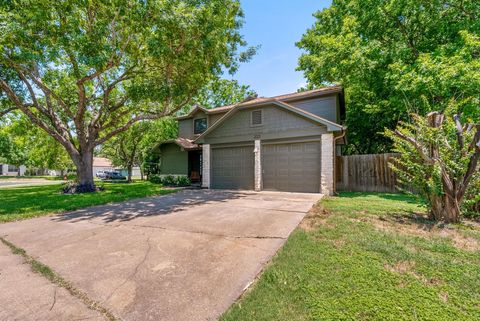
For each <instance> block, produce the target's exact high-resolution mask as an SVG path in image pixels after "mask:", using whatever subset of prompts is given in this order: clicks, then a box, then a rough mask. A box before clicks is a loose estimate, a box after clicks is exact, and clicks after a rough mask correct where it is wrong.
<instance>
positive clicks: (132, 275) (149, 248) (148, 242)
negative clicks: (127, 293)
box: [104, 237, 152, 302]
mask: <svg viewBox="0 0 480 321" xmlns="http://www.w3.org/2000/svg"><path fill="white" fill-rule="evenodd" d="M147 245H148V247H147V250H146V251H145V254H144V256H143V258H142V260H141V261H140V262H138V264H137V265H136V266H135V269H134V270H133V273H131V274H130V275H129V276H128V277H127V279H125V281H123V282H122V284H120V285H119V286H117V287H116V288H115V289H113V291H112V292H111V293H110V294H109V295H108V296H107V298H106V299H105V300H104V302H107V301H108V300H110V299H111V298H112V296H113V295H114V294H115V292H117V291H118V290H119V289H120V288H122V286H124V285H125V284H126V283H127V282H128V281H130V280H131V279H133V278H134V277H135V275H137V273H138V269H139V268H140V266H141V265H142V264H143V263H145V261H146V260H147V257H148V255H149V254H150V251H151V249H152V244H150V237H148V238H147Z"/></svg>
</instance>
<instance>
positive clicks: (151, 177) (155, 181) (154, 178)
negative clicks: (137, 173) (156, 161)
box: [148, 174, 162, 184]
mask: <svg viewBox="0 0 480 321" xmlns="http://www.w3.org/2000/svg"><path fill="white" fill-rule="evenodd" d="M148 180H149V181H150V182H151V183H153V184H161V183H162V177H161V176H160V175H158V174H150V175H148Z"/></svg>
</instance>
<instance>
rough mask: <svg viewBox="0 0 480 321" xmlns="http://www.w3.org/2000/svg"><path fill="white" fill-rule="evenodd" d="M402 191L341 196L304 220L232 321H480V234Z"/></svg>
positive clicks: (231, 312)
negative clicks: (440, 217) (428, 211)
mask: <svg viewBox="0 0 480 321" xmlns="http://www.w3.org/2000/svg"><path fill="white" fill-rule="evenodd" d="M424 212H425V209H424V207H423V206H422V203H421V202H420V201H419V200H417V199H415V198H413V197H410V196H406V195H401V194H380V193H378V194H375V193H343V194H341V195H340V197H332V198H328V199H325V200H324V201H322V203H321V204H319V205H317V206H316V207H315V208H314V209H313V210H312V211H311V212H310V213H309V214H308V216H307V217H306V218H305V219H304V221H303V222H302V224H301V225H300V227H299V228H297V229H296V230H295V231H294V232H293V234H292V235H291V236H290V238H289V239H288V241H287V242H286V244H285V246H284V247H283V249H282V250H281V251H280V252H279V253H278V254H277V255H276V257H275V258H274V259H273V261H272V263H271V264H270V265H269V266H268V268H267V269H266V270H265V271H264V272H263V274H262V275H261V277H260V278H259V280H258V281H257V282H256V283H255V284H254V286H253V287H252V288H251V289H250V290H248V291H247V293H245V295H244V296H243V297H242V298H241V299H240V300H239V301H238V302H237V303H236V304H234V306H232V307H231V308H230V310H229V311H227V312H226V313H225V314H224V315H223V316H222V318H221V320H222V321H227V320H480V252H479V249H480V246H479V244H480V228H479V227H478V224H477V225H475V224H473V223H472V224H463V225H454V226H439V225H434V224H433V223H432V222H430V221H428V220H427V219H426V218H425V215H424Z"/></svg>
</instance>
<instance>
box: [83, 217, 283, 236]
mask: <svg viewBox="0 0 480 321" xmlns="http://www.w3.org/2000/svg"><path fill="white" fill-rule="evenodd" d="M89 223H90V224H94V225H100V226H110V227H115V228H119V227H127V228H128V227H145V228H153V229H160V230H165V231H172V232H183V233H192V234H203V235H209V236H216V237H223V238H230V239H246V240H248V239H271V240H286V239H287V237H285V236H271V235H227V234H219V233H210V232H205V231H198V230H197V231H196V230H184V229H175V228H171V227H165V226H159V225H145V224H128V225H124V224H115V225H113V224H109V223H95V222H92V221H89Z"/></svg>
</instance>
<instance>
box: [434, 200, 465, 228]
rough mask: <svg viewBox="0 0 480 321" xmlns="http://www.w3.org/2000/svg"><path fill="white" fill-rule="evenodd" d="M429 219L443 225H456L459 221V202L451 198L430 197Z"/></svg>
mask: <svg viewBox="0 0 480 321" xmlns="http://www.w3.org/2000/svg"><path fill="white" fill-rule="evenodd" d="M430 204H431V206H432V208H431V209H430V218H431V219H434V220H435V221H437V222H439V221H443V222H445V223H457V222H459V221H460V214H461V213H460V206H459V202H458V201H457V200H456V199H455V198H454V197H452V196H448V195H446V194H445V195H441V196H437V195H435V196H432V197H431V200H430Z"/></svg>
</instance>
